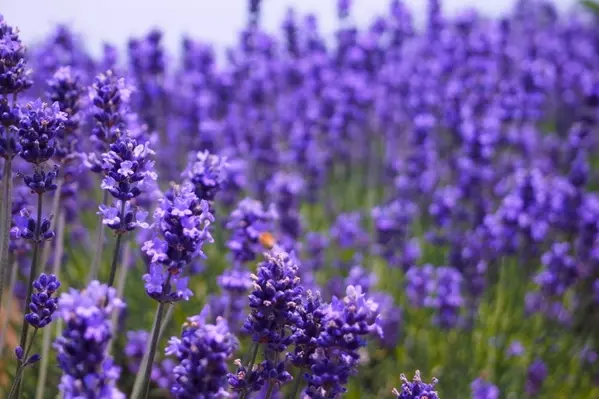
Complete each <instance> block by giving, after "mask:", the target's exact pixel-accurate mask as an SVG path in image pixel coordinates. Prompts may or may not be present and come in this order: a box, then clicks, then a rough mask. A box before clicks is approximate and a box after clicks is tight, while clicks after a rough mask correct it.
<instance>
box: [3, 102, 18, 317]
mask: <svg viewBox="0 0 599 399" xmlns="http://www.w3.org/2000/svg"><path fill="white" fill-rule="evenodd" d="M12 102H13V106H14V105H16V104H17V93H14V94H13V96H12ZM5 130H6V135H7V136H8V137H7V139H8V140H7V142H9V143H10V134H11V131H10V129H5ZM7 152H8V154H7V157H6V159H5V160H4V168H3V169H2V205H1V206H0V308H1V307H2V298H3V297H4V276H5V275H6V273H7V270H8V268H9V266H10V261H9V259H8V257H9V255H8V247H9V243H10V223H11V219H12V217H11V216H12V153H11V149H10V145H9V146H8V151H7Z"/></svg>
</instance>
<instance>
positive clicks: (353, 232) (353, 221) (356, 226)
mask: <svg viewBox="0 0 599 399" xmlns="http://www.w3.org/2000/svg"><path fill="white" fill-rule="evenodd" d="M361 224H362V216H361V215H360V214H359V213H358V212H352V213H342V214H341V215H339V216H338V217H337V219H336V220H335V222H334V223H333V226H331V237H333V239H334V240H335V242H336V243H337V245H339V247H340V248H341V249H349V248H357V249H360V248H365V247H366V245H367V244H368V233H367V232H366V231H364V228H363V227H362V226H361Z"/></svg>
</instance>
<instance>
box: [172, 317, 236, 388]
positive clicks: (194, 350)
mask: <svg viewBox="0 0 599 399" xmlns="http://www.w3.org/2000/svg"><path fill="white" fill-rule="evenodd" d="M202 313H204V312H202ZM238 346H239V343H238V341H237V339H236V338H235V336H234V335H233V334H231V333H230V332H229V328H228V326H227V322H226V321H225V320H224V319H222V318H218V319H217V320H216V324H208V323H206V320H205V319H204V317H203V315H202V314H200V315H198V316H195V317H190V318H189V319H188V321H187V322H186V323H185V324H184V325H183V332H182V333H181V338H177V337H172V338H171V339H170V340H169V343H168V346H167V348H166V354H167V355H173V356H175V357H176V358H177V360H178V362H179V363H178V364H177V366H175V368H174V369H173V374H174V382H173V383H172V385H171V387H170V388H171V392H172V394H173V395H174V396H175V398H181V399H184V398H196V397H206V398H208V397H210V398H225V397H228V396H229V394H228V393H227V390H226V388H227V360H228V359H229V358H230V357H231V356H232V355H233V353H234V352H235V350H236V349H237V347H238Z"/></svg>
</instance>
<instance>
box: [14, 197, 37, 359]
mask: <svg viewBox="0 0 599 399" xmlns="http://www.w3.org/2000/svg"><path fill="white" fill-rule="evenodd" d="M42 206H43V201H42V194H38V196H37V217H36V222H35V239H34V241H33V255H32V257H31V268H30V269H29V281H28V282H27V297H26V298H25V308H24V309H23V315H25V314H26V313H27V309H28V308H29V303H30V302H31V295H32V294H33V280H35V276H36V275H37V267H38V257H39V254H38V252H39V247H40V227H41V224H42ZM28 330H29V323H28V322H27V320H25V319H23V328H22V330H21V341H20V344H19V345H20V346H21V348H24V347H25V344H26V343H27V332H28Z"/></svg>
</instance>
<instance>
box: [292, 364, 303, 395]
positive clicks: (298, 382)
mask: <svg viewBox="0 0 599 399" xmlns="http://www.w3.org/2000/svg"><path fill="white" fill-rule="evenodd" d="M303 371H304V369H303V368H300V369H299V372H298V373H297V377H295V382H294V383H293V389H292V390H291V395H290V396H289V399H295V398H297V393H298V392H299V387H300V385H301V384H302V372H303Z"/></svg>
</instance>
